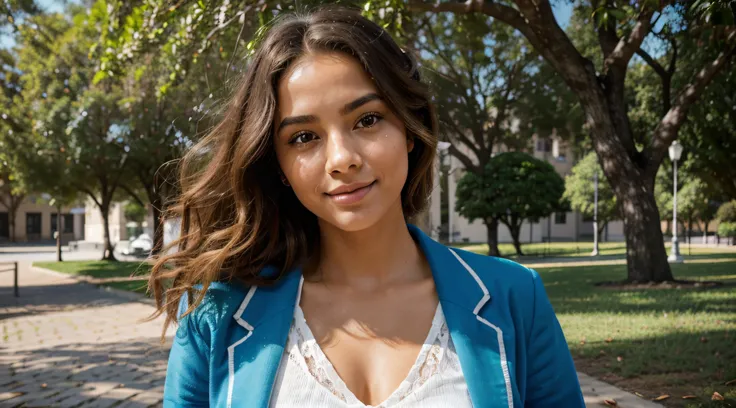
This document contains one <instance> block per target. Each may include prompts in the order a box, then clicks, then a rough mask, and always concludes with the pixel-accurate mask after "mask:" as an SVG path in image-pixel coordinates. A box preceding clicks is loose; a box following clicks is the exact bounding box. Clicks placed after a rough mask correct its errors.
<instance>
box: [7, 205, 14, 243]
mask: <svg viewBox="0 0 736 408" xmlns="http://www.w3.org/2000/svg"><path fill="white" fill-rule="evenodd" d="M8 224H10V242H15V211H13V209H12V208H9V209H8Z"/></svg>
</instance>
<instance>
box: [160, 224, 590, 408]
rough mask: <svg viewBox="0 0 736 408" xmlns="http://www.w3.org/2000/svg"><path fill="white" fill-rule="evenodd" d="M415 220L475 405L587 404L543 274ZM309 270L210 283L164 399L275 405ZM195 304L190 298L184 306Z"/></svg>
mask: <svg viewBox="0 0 736 408" xmlns="http://www.w3.org/2000/svg"><path fill="white" fill-rule="evenodd" d="M409 230H410V232H411V234H412V236H413V237H414V239H415V240H416V241H417V242H418V244H419V246H420V248H421V250H422V251H423V252H424V255H425V256H426V258H427V259H428V261H429V265H430V267H431V269H432V275H433V277H434V280H435V285H436V287H437V293H438V295H439V300H440V303H441V304H442V310H443V312H444V314H445V319H446V321H447V326H448V327H449V329H450V335H451V337H452V341H453V343H454V345H455V348H456V350H457V354H458V357H459V359H460V365H461V367H462V370H463V374H464V376H465V380H466V382H467V384H468V390H469V392H470V398H471V400H472V402H473V406H475V407H482V408H486V407H488V408H496V407H499V408H501V407H504V408H505V407H508V408H512V407H517V408H518V407H555V408H558V407H563V408H577V407H585V404H584V403H583V397H582V393H581V392H580V385H579V384H578V378H577V374H576V372H575V367H574V365H573V361H572V358H571V356H570V351H569V349H568V347H567V342H566V341H565V337H564V335H563V334H562V329H561V328H560V325H559V323H558V322H557V318H556V317H555V314H554V311H553V310H552V306H551V305H550V303H549V300H548V298H547V294H546V292H545V291H544V287H543V286H542V281H541V279H540V278H539V275H538V274H537V273H536V272H534V271H532V270H530V269H527V268H525V267H524V266H521V265H519V264H517V263H514V262H511V261H508V260H504V259H499V258H492V257H487V256H482V255H477V254H474V253H470V252H466V251H462V250H458V249H451V248H448V247H446V246H444V245H442V244H440V243H437V242H435V241H433V240H432V239H431V238H429V237H428V236H427V235H425V234H424V233H423V232H421V231H420V230H419V229H418V228H416V227H414V226H411V225H410V226H409ZM273 272H274V271H272V270H271V271H264V274H265V273H273ZM300 277H301V271H300V270H299V269H296V270H294V271H291V272H289V273H288V274H286V275H284V276H283V277H282V278H281V279H280V280H279V281H278V283H276V284H275V285H273V286H269V287H255V286H254V287H250V288H243V287H240V286H236V285H232V284H225V283H213V284H212V285H210V288H209V290H208V291H207V293H206V294H205V300H204V301H203V303H202V304H200V305H199V307H197V309H196V310H195V311H194V312H193V313H191V314H189V315H187V316H184V317H183V318H182V319H180V323H179V327H178V329H177V331H176V336H175V338H174V342H173V345H172V349H171V354H170V356H169V363H168V369H167V372H166V384H165V388H164V407H171V408H174V407H207V406H210V407H227V408H230V407H247V408H266V407H268V404H269V399H270V397H271V391H272V389H273V383H274V379H275V377H276V373H277V371H278V368H279V363H280V362H281V356H282V354H283V352H284V347H285V345H286V340H287V336H288V332H289V328H290V325H291V322H292V319H293V314H294V308H295V306H296V299H297V291H298V288H299V281H300ZM186 308H187V300H186V299H182V303H181V305H180V314H181V313H183V311H184V310H186Z"/></svg>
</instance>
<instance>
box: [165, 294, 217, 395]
mask: <svg viewBox="0 0 736 408" xmlns="http://www.w3.org/2000/svg"><path fill="white" fill-rule="evenodd" d="M187 307H188V300H187V295H186V293H185V294H184V296H182V298H181V301H180V302H179V313H178V315H179V319H178V320H179V327H178V328H177V330H176V335H175V337H174V340H173V344H172V346H171V353H170V354H169V362H168V367H167V369H166V382H165V384H164V403H163V406H164V407H165V408H175V407H207V406H209V361H210V342H211V336H210V333H211V328H210V325H209V324H208V323H207V321H206V319H205V317H206V316H203V313H201V310H195V311H194V312H192V313H190V314H188V315H186V316H184V317H181V315H182V314H183V313H184V312H185V311H186V310H187ZM198 312H199V313H198Z"/></svg>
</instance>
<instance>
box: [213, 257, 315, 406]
mask: <svg viewBox="0 0 736 408" xmlns="http://www.w3.org/2000/svg"><path fill="white" fill-rule="evenodd" d="M267 272H269V271H267ZM300 277H301V270H299V269H297V270H293V271H290V272H289V273H288V274H286V275H285V276H284V277H283V278H281V279H280V280H279V281H278V283H276V284H275V285H274V286H269V287H265V286H264V287H251V288H250V290H249V291H248V294H247V295H246V296H245V299H243V302H242V303H241V305H240V308H238V311H237V312H235V314H234V315H233V318H234V319H235V321H236V322H237V323H238V325H239V326H240V327H241V328H242V330H237V331H236V332H237V333H239V334H238V335H236V336H235V338H233V340H234V343H232V344H231V345H230V346H229V347H228V348H227V351H228V393H227V396H228V397H227V408H231V407H236V408H238V407H249V408H250V407H263V408H266V407H268V404H269V400H270V398H271V391H272V389H273V384H274V380H275V379H276V373H277V372H278V369H279V364H280V362H281V357H282V355H283V352H284V347H285V345H286V340H287V337H288V335H289V328H290V327H291V322H292V320H293V316H294V307H295V306H296V304H295V302H296V299H297V294H298V290H299V281H300Z"/></svg>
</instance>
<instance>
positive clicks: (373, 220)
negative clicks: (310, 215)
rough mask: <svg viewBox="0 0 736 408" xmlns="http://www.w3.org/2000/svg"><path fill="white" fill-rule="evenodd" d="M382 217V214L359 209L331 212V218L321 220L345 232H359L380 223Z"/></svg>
mask: <svg viewBox="0 0 736 408" xmlns="http://www.w3.org/2000/svg"><path fill="white" fill-rule="evenodd" d="M380 219H381V216H380V215H379V214H376V213H375V212H373V211H365V210H363V211H360V210H359V211H351V212H347V211H346V212H341V213H339V214H331V216H330V217H329V218H327V219H325V218H323V219H321V221H322V222H326V223H327V224H330V225H332V226H333V227H335V228H337V229H340V230H342V231H345V232H357V231H362V230H366V229H368V228H370V227H372V226H374V225H376V224H378V222H379V221H380Z"/></svg>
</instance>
